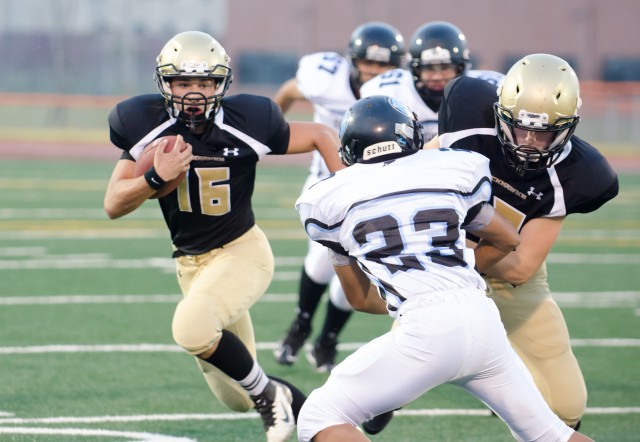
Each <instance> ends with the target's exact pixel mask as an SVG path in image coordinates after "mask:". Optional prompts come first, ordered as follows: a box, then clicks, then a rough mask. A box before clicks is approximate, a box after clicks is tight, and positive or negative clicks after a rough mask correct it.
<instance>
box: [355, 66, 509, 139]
mask: <svg viewBox="0 0 640 442" xmlns="http://www.w3.org/2000/svg"><path fill="white" fill-rule="evenodd" d="M465 75H468V76H470V77H475V78H481V79H483V80H485V81H488V82H490V83H493V84H495V85H496V87H497V86H498V84H499V83H500V82H501V81H502V79H503V78H504V75H503V74H501V73H499V72H495V71H477V70H470V71H467V72H466V73H465ZM372 95H386V96H388V97H393V98H395V99H396V100H399V101H401V102H403V103H404V104H406V105H407V106H409V109H411V110H412V111H413V112H414V113H415V114H416V115H417V116H418V121H420V123H421V124H422V127H423V132H424V139H425V141H429V140H430V139H432V138H433V137H435V136H436V135H438V113H437V112H434V111H433V110H431V108H430V107H429V106H427V105H426V104H425V102H424V101H423V100H422V97H420V94H418V91H417V90H416V88H415V85H414V83H413V74H412V73H411V72H410V71H408V70H405V69H394V70H391V71H387V72H385V73H383V74H380V75H378V76H376V77H374V78H372V79H371V80H369V81H367V82H366V83H365V84H363V85H362V87H361V88H360V96H361V97H362V98H364V97H370V96H372Z"/></svg>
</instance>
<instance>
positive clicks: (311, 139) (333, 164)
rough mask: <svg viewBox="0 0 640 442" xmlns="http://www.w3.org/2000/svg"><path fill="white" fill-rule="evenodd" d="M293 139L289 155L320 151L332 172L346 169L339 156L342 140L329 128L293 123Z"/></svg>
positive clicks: (322, 125) (312, 124)
mask: <svg viewBox="0 0 640 442" xmlns="http://www.w3.org/2000/svg"><path fill="white" fill-rule="evenodd" d="M289 127H290V128H291V138H290V139H289V148H288V150H287V154H296V153H305V152H312V151H313V150H314V149H316V150H318V151H319V152H320V154H321V155H322V158H323V159H324V162H325V163H326V164H327V167H328V168H329V170H330V171H331V172H336V171H338V170H340V169H343V168H344V165H343V164H342V161H340V157H339V155H338V146H340V139H339V138H338V134H337V133H336V132H335V131H334V130H333V129H331V128H330V127H329V126H326V125H324V124H320V123H309V122H300V121H296V122H292V123H289Z"/></svg>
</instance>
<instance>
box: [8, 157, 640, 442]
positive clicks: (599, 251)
mask: <svg viewBox="0 0 640 442" xmlns="http://www.w3.org/2000/svg"><path fill="white" fill-rule="evenodd" d="M111 167H112V165H111V164H105V163H90V162H86V163H69V162H55V161H42V162H26V161H24V162H20V161H3V162H2V163H0V281H1V282H0V304H1V305H0V441H21V442H22V441H151V440H154V441H156V440H157V441H194V440H198V441H220V442H227V441H229V442H230V441H243V442H244V441H263V440H264V435H263V431H262V427H261V422H260V420H259V419H258V418H257V414H255V413H246V414H236V413H230V412H229V410H227V409H225V408H224V407H223V406H222V405H220V404H219V403H218V402H217V401H216V400H215V398H214V397H213V396H212V395H211V393H210V392H209V390H208V388H207V386H206V384H205V382H204V380H203V378H202V376H201V374H200V373H199V371H198V370H197V368H196V366H195V363H194V361H193V358H192V357H190V356H188V355H186V354H184V353H183V352H182V351H181V350H180V349H178V348H177V347H176V346H175V345H174V344H173V341H172V338H171V329H170V327H171V317H172V314H173V309H174V305H175V303H176V301H177V299H178V297H179V290H178V286H177V283H176V280H175V277H174V275H173V273H172V268H173V266H172V261H171V259H170V258H169V254H170V244H169V241H168V238H167V233H166V230H165V227H164V223H163V221H162V220H161V217H160V212H159V209H158V208H157V207H156V204H157V203H156V202H153V201H150V202H148V203H147V204H145V206H143V207H142V208H141V209H139V210H138V211H137V212H134V213H133V214H131V215H130V216H128V217H125V218H124V219H121V220H117V221H110V220H108V219H107V218H106V216H105V215H104V212H103V210H102V198H103V195H104V188H105V186H106V183H107V180H108V176H109V174H110V171H111ZM305 177H306V167H302V166H287V167H275V166H271V165H266V166H264V167H262V169H261V171H260V175H259V178H258V184H257V186H256V193H255V195H254V206H255V209H256V214H257V218H258V222H259V224H260V225H261V226H262V228H263V229H264V230H265V231H266V233H267V235H268V236H269V238H270V239H271V242H272V246H273V249H274V253H275V255H276V257H277V258H276V259H277V261H276V264H277V268H276V276H275V279H274V281H273V283H272V285H271V287H270V289H269V291H268V294H267V295H266V296H265V297H264V298H263V300H262V301H260V302H259V303H258V304H257V305H256V306H255V307H254V308H253V310H252V315H253V318H254V323H255V329H256V336H257V341H258V344H259V349H260V351H259V359H260V361H261V363H262V365H263V366H264V368H265V369H266V371H267V372H269V373H270V374H273V375H276V376H281V377H284V378H287V379H288V380H290V381H291V382H293V383H294V384H296V385H298V386H299V387H300V388H301V389H302V390H303V391H305V392H310V391H311V390H312V389H313V388H314V387H316V386H318V385H320V384H322V383H323V381H324V380H325V375H320V374H316V373H313V372H312V371H311V370H310V366H309V364H308V363H307V362H306V360H304V357H302V358H301V359H300V360H299V361H298V363H297V365H295V366H293V367H281V366H278V365H277V364H276V363H275V362H274V359H273V356H272V353H271V350H272V349H273V348H274V347H275V343H276V341H277V340H278V339H279V338H280V337H281V336H282V333H283V332H284V330H285V329H286V328H287V327H288V324H289V321H290V320H291V318H292V313H293V309H294V305H295V299H296V296H295V292H296V288H297V279H298V274H299V269H300V266H301V263H302V257H303V256H304V253H305V248H306V239H305V238H306V237H305V235H304V232H303V230H302V228H301V226H300V224H299V221H298V219H297V214H296V212H295V210H294V209H293V203H294V201H295V199H296V197H297V196H298V193H299V191H300V188H301V185H302V182H303V180H304V178H305ZM621 184H622V186H621V193H620V195H619V196H618V197H617V198H616V199H615V200H614V201H612V202H611V203H609V204H608V205H606V206H605V207H604V208H602V209H601V210H600V211H598V212H596V213H594V214H590V215H578V216H574V217H573V218H569V220H568V221H567V222H566V226H565V229H564V231H563V234H562V236H561V238H560V240H559V241H558V244H557V245H556V247H555V248H554V250H553V253H552V255H551V256H550V258H549V273H550V279H551V283H552V286H553V288H554V291H555V292H556V293H557V300H558V302H559V303H560V305H561V306H562V307H563V311H564V313H565V316H566V318H567V322H568V324H569V329H570V331H571V334H572V338H573V340H574V344H575V353H576V355H577V357H578V359H579V360H580V363H581V365H582V368H583V371H584V375H585V378H586V382H587V386H588V389H589V404H588V406H589V409H588V411H587V415H586V416H585V419H584V426H583V431H584V432H585V433H586V434H588V435H590V436H591V437H593V438H595V439H596V440H598V441H615V442H622V441H637V440H640V436H638V433H639V431H640V376H639V374H640V196H639V195H640V175H638V174H625V175H622V176H621ZM321 316H322V315H317V318H316V319H317V320H318V321H316V330H317V329H318V327H319V320H320V319H321ZM389 326H390V320H389V319H388V318H386V317H382V316H375V317H374V316H369V315H365V314H356V315H355V316H354V317H353V319H352V321H351V322H350V323H349V325H348V326H347V328H346V330H345V333H344V335H343V337H342V340H341V342H342V343H343V345H342V346H341V347H340V348H341V351H340V357H341V358H342V357H344V356H345V355H347V354H348V353H349V352H350V351H351V350H352V349H354V348H355V347H357V345H358V343H362V342H364V341H367V340H368V339H370V338H372V337H374V336H376V335H379V334H381V333H383V332H385V331H386V330H387V329H388V327H389ZM373 388H375V386H372V389H373ZM373 440H375V441H394V442H401V441H486V442H496V441H498V442H499V441H510V440H512V438H511V436H510V434H509V432H508V430H507V428H506V426H504V425H503V424H502V423H501V422H500V421H499V420H498V419H496V418H492V417H489V414H488V412H487V411H486V409H485V408H484V407H483V406H482V404H480V403H479V402H478V401H476V400H475V399H474V398H472V397H471V396H469V395H467V394H466V393H464V392H462V391H460V390H458V389H456V388H454V387H451V386H442V387H439V388H437V389H435V390H434V391H432V392H430V393H429V394H427V395H425V396H424V397H422V398H420V399H419V400H417V401H416V402H415V403H412V404H411V405H409V406H407V407H406V408H405V409H403V410H402V412H401V413H399V415H398V416H397V418H396V419H394V421H393V422H392V424H391V425H390V426H389V428H388V430H387V431H385V432H383V433H382V434H381V435H379V436H375V437H373Z"/></svg>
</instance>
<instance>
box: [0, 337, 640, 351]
mask: <svg viewBox="0 0 640 442" xmlns="http://www.w3.org/2000/svg"><path fill="white" fill-rule="evenodd" d="M364 344H365V343H364V342H341V343H340V344H338V350H340V351H355V350H357V349H358V348H360V347H362V346H363V345H364ZM278 345H279V343H278V342H258V343H256V349H257V350H261V351H271V350H274V349H276V348H277V347H278ZM571 345H572V346H573V347H611V348H621V347H623V348H629V347H631V348H635V347H640V339H621V338H615V339H572V340H571ZM183 351H184V350H183V349H182V348H180V347H179V346H177V345H175V344H145V343H143V344H103V345H76V344H66V345H62V344H60V345H30V346H15V347H0V355H27V354H28V355H34V354H51V353H182V352H183Z"/></svg>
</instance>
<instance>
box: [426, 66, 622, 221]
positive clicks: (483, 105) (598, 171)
mask: <svg viewBox="0 0 640 442" xmlns="http://www.w3.org/2000/svg"><path fill="white" fill-rule="evenodd" d="M497 99H498V97H497V95H496V88H495V86H493V85H491V84H489V83H487V82H486V81H482V80H478V79H475V78H469V77H459V78H457V79H455V80H453V81H451V82H449V84H448V85H447V88H446V90H445V96H444V100H443V102H442V106H441V107H440V114H439V119H438V132H439V137H440V146H441V147H451V148H459V149H468V150H472V151H475V152H479V153H481V154H483V155H484V156H486V157H488V158H489V160H490V169H491V175H492V183H493V185H492V188H493V203H494V206H495V207H496V209H498V211H499V212H500V213H501V214H502V215H504V216H506V217H507V218H508V219H509V220H510V221H511V222H512V223H513V224H514V225H515V226H516V228H517V229H518V230H520V229H521V228H522V226H523V225H524V224H525V223H527V222H528V221H530V220H531V219H534V218H540V217H559V216H566V215H569V214H570V213H588V212H592V211H594V210H596V209H597V208H599V207H600V206H602V205H603V204H604V203H606V202H607V201H609V200H610V199H612V198H613V197H615V196H616V195H617V194H618V177H617V175H616V173H615V172H614V170H613V169H612V168H611V166H610V165H609V163H608V162H607V160H606V159H605V158H604V156H602V154H601V153H600V152H599V151H598V150H597V149H596V148H595V147H593V146H591V145H590V144H589V143H587V142H586V141H584V140H582V139H580V138H579V137H577V136H573V137H571V139H570V141H569V142H568V143H567V145H566V146H565V148H564V151H563V152H562V154H561V156H560V158H559V160H558V161H557V162H556V163H554V165H553V166H552V167H550V168H549V169H545V170H542V171H539V172H526V173H525V175H524V176H520V175H518V173H516V170H515V169H514V168H513V167H511V166H509V165H508V164H507V162H506V160H505V159H504V156H503V153H502V148H501V146H500V142H499V141H498V137H497V133H496V128H495V118H494V113H493V104H494V103H495V102H496V101H497Z"/></svg>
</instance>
